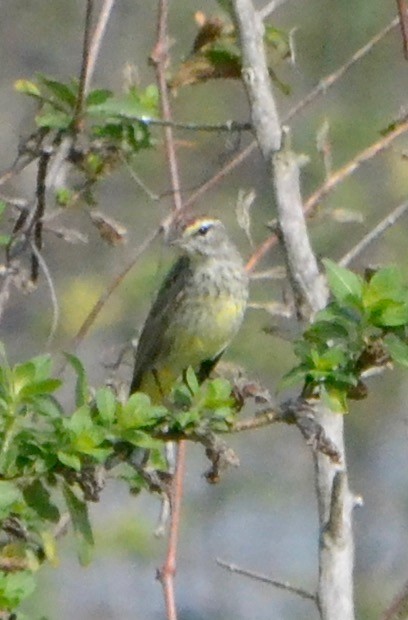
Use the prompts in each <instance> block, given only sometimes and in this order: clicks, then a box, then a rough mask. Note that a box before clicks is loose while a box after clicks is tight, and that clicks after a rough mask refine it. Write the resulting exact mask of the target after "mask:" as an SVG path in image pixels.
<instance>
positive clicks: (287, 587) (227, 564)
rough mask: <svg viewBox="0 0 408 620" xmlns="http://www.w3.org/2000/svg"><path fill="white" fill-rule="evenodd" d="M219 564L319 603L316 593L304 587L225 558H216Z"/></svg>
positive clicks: (233, 571)
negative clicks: (252, 569)
mask: <svg viewBox="0 0 408 620" xmlns="http://www.w3.org/2000/svg"><path fill="white" fill-rule="evenodd" d="M216 562H217V564H218V566H221V567H222V568H226V569H227V570H229V571H230V572H231V573H236V574H237V575H243V576H244V577H249V578H250V579H254V580H255V581H261V582H262V583H267V584H269V585H271V586H274V587H275V588H279V589H280V590H286V591H287V592H291V593H292V594H296V595H297V596H300V597H301V598H303V599H306V600H308V601H313V602H314V603H317V597H316V594H313V593H312V592H308V591H307V590H304V589H303V588H297V587H295V586H292V585H290V583H288V582H287V581H276V579H271V578H270V577H267V576H266V575H262V574H261V573H256V572H255V571H251V570H247V569H246V568H241V567H239V566H237V565H236V564H231V563H230V562H225V561H224V560H220V559H219V558H217V559H216Z"/></svg>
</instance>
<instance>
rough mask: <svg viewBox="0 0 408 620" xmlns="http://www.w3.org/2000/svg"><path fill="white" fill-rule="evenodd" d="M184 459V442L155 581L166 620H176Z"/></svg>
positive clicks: (180, 446)
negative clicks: (159, 587)
mask: <svg viewBox="0 0 408 620" xmlns="http://www.w3.org/2000/svg"><path fill="white" fill-rule="evenodd" d="M185 458H186V445H185V443H184V442H181V443H180V444H179V447H178V454H177V460H176V471H175V474H174V478H173V481H172V486H171V499H170V507H171V523H170V532H169V539H168V545H167V554H166V560H165V563H164V564H163V566H162V568H160V569H159V570H158V571H157V579H158V580H159V581H160V583H161V584H162V586H163V592H164V597H165V602H166V613H167V620H177V609H176V601H175V596H174V576H175V574H176V558H177V544H178V536H179V530H180V519H181V502H182V497H183V480H184V470H185Z"/></svg>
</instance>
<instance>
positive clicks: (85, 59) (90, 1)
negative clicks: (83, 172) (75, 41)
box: [73, 0, 94, 131]
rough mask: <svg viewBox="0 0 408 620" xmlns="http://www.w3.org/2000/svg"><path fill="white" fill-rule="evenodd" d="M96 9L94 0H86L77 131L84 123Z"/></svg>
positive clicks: (75, 114) (76, 117) (76, 113)
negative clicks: (93, 19)
mask: <svg viewBox="0 0 408 620" xmlns="http://www.w3.org/2000/svg"><path fill="white" fill-rule="evenodd" d="M93 10H94V0H86V12H85V26H84V41H83V47H82V62H81V72H80V76H79V85H78V96H77V100H76V105H75V111H74V119H73V126H74V128H75V129H76V131H79V130H80V128H81V123H82V112H83V107H84V100H85V97H86V90H85V86H86V82H87V77H86V76H87V73H88V68H89V47H90V43H91V27H92V16H93Z"/></svg>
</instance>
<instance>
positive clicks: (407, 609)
mask: <svg viewBox="0 0 408 620" xmlns="http://www.w3.org/2000/svg"><path fill="white" fill-rule="evenodd" d="M407 614H408V581H407V582H406V583H405V584H404V586H403V588H402V590H401V592H399V593H398V594H397V596H396V597H395V598H394V600H393V601H392V603H391V605H390V607H388V609H386V611H385V612H384V613H383V615H382V616H381V620H404V618H406V617H407Z"/></svg>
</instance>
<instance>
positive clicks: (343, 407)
mask: <svg viewBox="0 0 408 620" xmlns="http://www.w3.org/2000/svg"><path fill="white" fill-rule="evenodd" d="M321 396H322V400H323V402H324V403H326V405H327V406H328V407H329V409H331V411H333V412H334V413H343V414H344V413H348V405H347V394H346V392H345V391H344V390H341V389H336V388H334V387H329V388H328V387H324V388H322V390H321Z"/></svg>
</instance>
